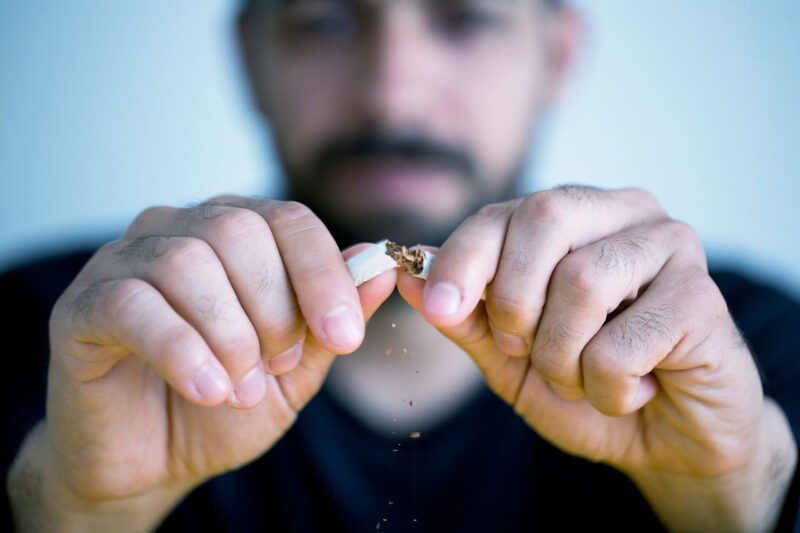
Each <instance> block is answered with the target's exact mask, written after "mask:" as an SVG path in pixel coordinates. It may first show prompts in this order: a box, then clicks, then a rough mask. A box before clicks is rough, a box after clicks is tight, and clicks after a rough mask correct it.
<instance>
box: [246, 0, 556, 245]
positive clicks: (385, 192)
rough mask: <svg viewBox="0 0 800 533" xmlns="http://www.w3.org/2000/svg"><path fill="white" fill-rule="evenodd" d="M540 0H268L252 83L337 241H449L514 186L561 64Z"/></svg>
mask: <svg viewBox="0 0 800 533" xmlns="http://www.w3.org/2000/svg"><path fill="white" fill-rule="evenodd" d="M563 18H564V14H563V13H562V12H561V11H557V10H554V9H551V8H549V7H547V6H545V5H544V4H543V3H542V2H541V0H261V1H256V2H254V5H253V8H252V9H250V10H247V11H246V12H245V15H244V16H243V18H242V25H241V27H242V37H243V44H244V51H245V57H246V63H247V66H248V71H249V74H250V80H251V84H252V88H253V92H254V94H255V96H256V98H257V100H258V103H259V107H260V109H261V110H262V112H263V113H264V115H265V117H266V119H267V120H268V121H269V123H270V126H271V128H272V132H273V135H274V139H275V143H276V148H277V152H278V155H279V157H280V159H281V163H282V165H283V168H284V170H285V173H286V177H287V179H288V187H289V193H290V196H291V198H292V199H296V200H299V201H301V202H303V203H305V204H307V205H308V206H309V207H311V208H312V209H313V210H314V211H315V212H317V213H318V214H319V215H320V216H321V218H322V219H323V221H324V222H325V223H326V224H327V225H328V226H329V228H331V230H332V232H333V233H334V236H335V237H336V238H337V240H339V242H340V244H342V245H346V244H350V243H351V242H355V241H361V240H369V241H374V240H378V239H381V238H384V237H389V238H392V239H395V240H398V241H401V242H405V243H409V244H413V243H416V242H424V243H428V244H440V243H441V241H442V240H444V238H446V236H447V235H448V234H449V233H450V231H452V230H453V229H454V228H455V227H456V226H457V225H458V224H459V223H460V222H461V221H462V220H463V219H464V218H465V217H466V216H468V215H469V214H470V213H471V212H473V211H474V210H476V209H477V208H478V207H480V206H481V205H484V204H486V203H490V202H494V201H499V200H502V199H505V198H507V197H509V196H511V195H512V194H513V193H514V192H515V190H516V188H517V184H518V180H519V178H520V172H521V168H522V165H523V163H524V160H525V157H526V150H527V148H528V146H529V144H530V141H531V135H532V133H533V132H534V131H535V124H536V122H537V118H538V117H539V116H540V114H541V113H542V112H543V111H544V109H545V108H546V106H547V105H548V104H549V102H550V100H551V99H552V95H553V93H554V92H555V86H556V84H557V82H558V79H559V77H560V73H561V71H562V69H563V64H564V60H563V56H564V53H563V48H564V47H563V41H564V39H563V32H564V27H563V26H564V23H563Z"/></svg>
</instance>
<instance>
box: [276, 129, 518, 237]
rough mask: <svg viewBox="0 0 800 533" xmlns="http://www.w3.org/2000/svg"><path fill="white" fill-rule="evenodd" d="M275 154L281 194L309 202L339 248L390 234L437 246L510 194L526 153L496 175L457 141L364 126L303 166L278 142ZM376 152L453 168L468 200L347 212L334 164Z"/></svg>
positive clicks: (367, 156)
mask: <svg viewBox="0 0 800 533" xmlns="http://www.w3.org/2000/svg"><path fill="white" fill-rule="evenodd" d="M277 149H278V155H279V158H280V160H281V161H283V162H284V165H283V169H284V172H285V174H286V176H285V177H286V180H285V183H286V184H287V189H286V196H287V198H288V199H290V200H295V201H298V202H301V203H303V204H305V205H306V206H307V207H309V208H310V209H311V210H312V211H313V212H314V213H315V214H316V215H317V216H318V217H319V218H320V219H321V220H322V222H323V224H325V226H326V227H327V228H328V231H330V233H331V235H332V236H333V238H334V239H335V240H336V243H337V244H338V245H339V247H340V248H341V249H344V248H346V247H348V246H350V245H352V244H356V243H359V242H376V241H379V240H381V239H385V238H388V239H391V240H393V241H395V242H399V243H402V244H407V245H413V244H420V243H421V244H428V245H433V246H441V245H442V244H443V243H444V242H445V241H446V240H447V238H448V237H449V236H450V235H451V234H452V233H453V231H455V230H456V228H457V227H458V226H459V225H460V224H461V223H462V222H463V221H464V219H466V218H467V217H468V216H469V215H471V214H473V213H474V212H476V211H477V210H478V209H480V208H481V207H483V206H484V205H486V204H490V203H496V202H502V201H506V200H509V199H510V198H512V197H514V196H515V195H517V194H518V193H519V191H520V185H521V182H522V177H523V173H524V168H525V162H526V158H525V157H524V154H523V157H520V158H519V160H518V161H517V162H516V164H515V165H514V166H513V168H512V170H511V171H510V172H508V173H506V174H505V175H501V176H481V175H479V174H478V172H477V165H476V164H475V160H474V158H473V157H472V156H471V155H470V153H469V152H468V151H467V150H465V149H464V148H462V147H457V146H452V145H448V144H444V143H441V142H439V141H434V140H431V139H429V138H427V137H424V136H422V135H419V134H417V133H411V134H408V133H386V132H367V133H364V134H361V135H359V136H356V137H351V138H345V139H341V140H338V141H336V142H334V143H331V144H329V145H327V146H326V147H324V148H323V149H322V150H321V151H320V153H319V156H318V157H316V158H315V159H314V161H313V163H312V164H311V165H310V168H309V170H306V171H303V170H300V169H296V168H293V167H292V166H291V165H287V164H286V161H287V159H286V157H285V155H284V153H283V152H284V151H283V150H282V148H281V146H280V145H279V144H278V145H277ZM375 157H384V158H386V157H388V158H391V159H392V160H394V161H400V162H403V163H409V164H428V165H436V166H439V167H441V168H444V169H446V170H450V171H452V174H453V175H455V176H457V177H458V179H459V181H461V185H462V186H463V187H465V188H466V190H467V191H468V194H467V200H466V201H464V202H463V206H462V207H461V209H459V210H458V212H457V213H455V214H454V215H452V216H450V217H448V218H442V217H440V216H439V217H436V218H435V219H434V218H433V217H432V216H430V215H429V214H424V213H421V212H419V211H417V210H415V209H413V207H411V206H409V207H408V208H407V209H401V208H394V209H391V210H384V211H381V212H375V211H374V210H373V211H361V212H357V213H356V212H352V211H348V210H346V209H343V208H341V207H340V206H338V205H336V203H335V201H333V200H332V198H334V197H335V196H336V195H335V194H331V193H332V191H335V190H336V187H337V180H336V177H335V172H336V170H337V169H338V168H339V167H340V165H343V164H348V163H354V162H355V163H358V162H360V161H364V160H367V159H369V158H375Z"/></svg>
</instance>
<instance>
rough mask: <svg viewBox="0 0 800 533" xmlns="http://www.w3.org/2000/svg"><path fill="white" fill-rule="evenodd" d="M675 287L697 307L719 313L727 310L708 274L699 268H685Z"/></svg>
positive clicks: (720, 294)
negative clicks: (709, 308)
mask: <svg viewBox="0 0 800 533" xmlns="http://www.w3.org/2000/svg"><path fill="white" fill-rule="evenodd" d="M677 287H678V288H679V290H680V291H681V293H682V294H684V295H685V296H686V297H688V298H687V299H688V300H690V301H691V302H694V303H696V304H697V305H700V306H704V307H706V308H708V307H709V306H710V307H711V308H712V309H715V310H718V311H721V310H722V309H723V308H725V309H727V304H726V302H725V299H724V298H723V296H722V293H721V292H720V290H719V287H717V284H716V283H714V280H713V279H711V276H709V275H708V273H707V272H706V271H705V270H704V269H702V268H699V267H692V268H687V269H686V270H685V271H684V272H683V274H682V275H681V276H680V278H679V280H678V282H677Z"/></svg>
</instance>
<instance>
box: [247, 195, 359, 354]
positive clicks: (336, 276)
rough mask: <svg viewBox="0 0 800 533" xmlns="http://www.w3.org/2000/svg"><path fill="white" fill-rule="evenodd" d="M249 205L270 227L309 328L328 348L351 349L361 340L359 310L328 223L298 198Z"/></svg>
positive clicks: (357, 297) (351, 283)
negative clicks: (295, 199) (293, 200)
mask: <svg viewBox="0 0 800 533" xmlns="http://www.w3.org/2000/svg"><path fill="white" fill-rule="evenodd" d="M252 209H254V210H256V211H258V212H260V213H261V214H262V216H264V218H265V220H266V221H267V224H269V226H270V229H271V230H272V232H273V236H274V238H275V242H276V244H277V245H278V250H279V251H280V255H281V259H282V260H283V264H284V265H285V267H286V271H287V273H288V274H289V279H290V281H291V283H292V287H293V288H294V292H295V294H296V296H297V301H298V303H299V305H300V309H301V311H302V313H303V317H304V318H305V319H306V323H307V325H308V327H309V329H310V330H311V333H312V334H313V335H314V337H315V338H316V339H317V340H318V341H319V342H320V343H321V344H322V345H323V346H324V347H325V348H326V349H328V350H330V351H331V352H333V353H339V354H344V353H350V352H352V351H355V350H356V349H357V348H358V347H359V346H360V345H361V342H362V341H363V340H364V314H363V311H362V309H361V303H360V300H359V296H358V291H357V290H356V286H355V283H354V282H353V279H352V278H351V277H350V273H349V271H348V270H347V266H346V265H345V262H344V259H343V258H342V253H341V251H340V250H339V247H338V246H337V245H336V242H335V241H334V239H333V237H332V236H331V234H330V232H329V231H328V229H327V228H326V227H325V225H324V224H323V223H322V221H321V220H320V219H319V218H318V217H317V216H316V215H315V214H314V213H313V212H312V211H311V210H310V209H309V208H308V207H306V206H304V205H303V204H300V203H298V202H278V201H265V202H264V203H263V205H261V206H254V207H252Z"/></svg>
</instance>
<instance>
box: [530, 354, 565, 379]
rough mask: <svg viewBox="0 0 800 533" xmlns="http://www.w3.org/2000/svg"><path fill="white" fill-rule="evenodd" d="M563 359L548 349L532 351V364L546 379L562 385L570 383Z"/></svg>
mask: <svg viewBox="0 0 800 533" xmlns="http://www.w3.org/2000/svg"><path fill="white" fill-rule="evenodd" d="M562 361H563V359H562V358H560V357H557V356H556V355H555V354H554V352H553V351H551V350H547V349H541V348H540V349H538V350H536V349H535V350H534V351H533V352H532V353H531V366H532V367H533V369H534V370H535V371H536V372H537V373H538V374H539V375H540V376H542V377H543V378H544V379H546V380H547V381H550V382H552V383H558V384H560V385H565V386H566V385H569V383H568V379H567V377H566V374H567V372H566V369H565V368H564V364H563V362H562Z"/></svg>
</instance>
